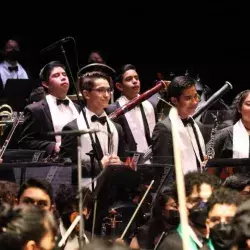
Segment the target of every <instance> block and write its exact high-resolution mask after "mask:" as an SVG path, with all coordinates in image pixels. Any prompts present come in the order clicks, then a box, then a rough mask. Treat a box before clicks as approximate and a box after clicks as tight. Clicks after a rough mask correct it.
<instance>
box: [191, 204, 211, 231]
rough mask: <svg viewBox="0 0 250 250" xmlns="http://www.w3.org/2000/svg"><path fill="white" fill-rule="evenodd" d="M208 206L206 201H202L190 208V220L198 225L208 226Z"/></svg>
mask: <svg viewBox="0 0 250 250" xmlns="http://www.w3.org/2000/svg"><path fill="white" fill-rule="evenodd" d="M206 219H207V207H206V203H205V202H200V203H199V204H197V205H196V206H194V207H193V208H192V209H190V210H189V220H190V221H191V222H192V223H193V224H194V225H196V226H199V227H206Z"/></svg>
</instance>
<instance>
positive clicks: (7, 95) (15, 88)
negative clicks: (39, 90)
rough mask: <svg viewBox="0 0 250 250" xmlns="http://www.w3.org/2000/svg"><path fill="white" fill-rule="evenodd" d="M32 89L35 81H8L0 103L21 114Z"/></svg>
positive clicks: (0, 97)
mask: <svg viewBox="0 0 250 250" xmlns="http://www.w3.org/2000/svg"><path fill="white" fill-rule="evenodd" d="M34 87H36V84H35V81H34V80H31V79H8V80H7V81H6V84H5V88H4V90H3V92H2V94H1V96H0V99H1V102H3V103H5V104H8V105H10V106H11V108H12V109H13V111H17V112H22V111H23V110H24V107H25V106H26V105H27V104H28V102H27V99H28V98H29V95H30V93H31V91H32V90H33V88H34Z"/></svg>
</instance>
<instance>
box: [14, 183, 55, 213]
mask: <svg viewBox="0 0 250 250" xmlns="http://www.w3.org/2000/svg"><path fill="white" fill-rule="evenodd" d="M17 200H18V203H19V204H32V205H36V206H38V207H40V208H41V209H43V210H52V209H53V202H54V199H53V189H52V186H51V184H50V183H49V182H48V181H46V180H38V179H29V180H27V181H26V182H25V183H23V184H22V185H21V187H20V189H19V192H18V195H17Z"/></svg>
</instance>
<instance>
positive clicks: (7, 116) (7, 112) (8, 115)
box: [0, 104, 13, 136]
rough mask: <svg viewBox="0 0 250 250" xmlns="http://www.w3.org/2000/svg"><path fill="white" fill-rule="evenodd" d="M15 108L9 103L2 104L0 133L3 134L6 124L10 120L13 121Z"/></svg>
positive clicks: (0, 109) (0, 108)
mask: <svg viewBox="0 0 250 250" xmlns="http://www.w3.org/2000/svg"><path fill="white" fill-rule="evenodd" d="M12 118H13V110H12V108H11V106H9V105H8V104H3V105H1V106H0V135H1V136H3V133H4V129H5V126H6V124H7V123H8V122H12Z"/></svg>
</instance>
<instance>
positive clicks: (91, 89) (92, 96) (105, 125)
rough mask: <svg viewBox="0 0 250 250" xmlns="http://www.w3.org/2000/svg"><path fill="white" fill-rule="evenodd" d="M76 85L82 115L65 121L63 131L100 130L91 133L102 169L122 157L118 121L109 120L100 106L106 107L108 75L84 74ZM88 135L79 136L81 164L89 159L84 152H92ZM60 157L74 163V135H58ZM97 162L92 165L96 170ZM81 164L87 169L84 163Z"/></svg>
mask: <svg viewBox="0 0 250 250" xmlns="http://www.w3.org/2000/svg"><path fill="white" fill-rule="evenodd" d="M79 88H80V91H81V93H82V96H83V97H84V98H85V101H86V107H85V108H84V113H85V115H86V117H84V116H83V114H82V113H81V115H80V116H79V117H78V118H77V119H75V120H73V121H72V122H70V123H68V124H67V125H66V126H65V127H64V128H63V131H67V130H78V129H79V130H85V129H88V125H89V127H90V128H91V129H98V130H101V132H97V133H93V134H91V135H92V136H93V140H94V141H95V145H96V149H97V150H96V152H97V155H95V160H97V161H99V163H101V164H100V165H101V167H102V168H104V167H106V166H107V165H110V164H115V165H117V164H118V165H119V164H121V160H120V157H123V156H124V153H125V148H124V146H125V143H124V136H123V130H122V128H121V126H120V125H119V124H116V123H114V122H112V121H111V120H110V119H109V118H108V116H107V114H106V113H105V111H104V108H106V107H107V106H108V103H109V100H110V95H111V92H112V88H111V86H110V77H108V76H107V75H106V74H104V73H102V72H97V71H93V72H89V73H86V74H84V75H82V76H81V77H80V78H79ZM85 118H86V120H87V121H86V120H85ZM86 122H87V124H88V125H87V124H86ZM91 135H90V134H84V135H82V136H81V145H82V147H81V157H82V161H83V162H85V163H88V162H90V160H91V158H90V156H89V155H87V154H88V153H90V152H93V147H92V141H91V138H90V136H91ZM60 156H61V157H64V158H65V157H66V158H68V157H69V158H71V160H72V161H73V162H77V139H76V136H72V135H63V136H62V145H61V152H60ZM95 162H96V161H95ZM96 163H97V162H96ZM100 165H99V166H98V164H97V165H96V167H97V169H98V167H100ZM85 166H86V168H88V167H87V164H85ZM99 170H100V169H99Z"/></svg>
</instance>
